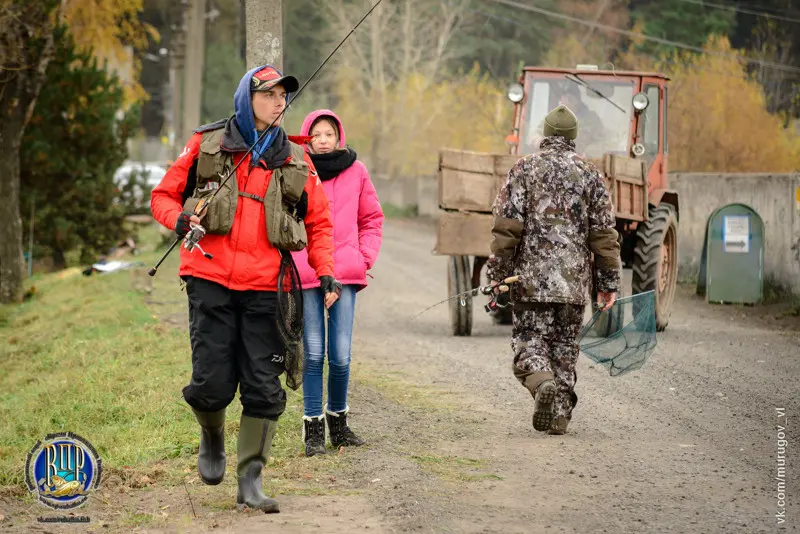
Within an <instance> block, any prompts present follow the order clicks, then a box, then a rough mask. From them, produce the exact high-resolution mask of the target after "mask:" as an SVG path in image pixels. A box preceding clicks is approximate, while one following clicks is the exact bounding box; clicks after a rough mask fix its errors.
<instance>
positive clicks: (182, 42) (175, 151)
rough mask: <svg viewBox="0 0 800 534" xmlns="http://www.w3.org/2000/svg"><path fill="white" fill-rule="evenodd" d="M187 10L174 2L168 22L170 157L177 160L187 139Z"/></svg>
mask: <svg viewBox="0 0 800 534" xmlns="http://www.w3.org/2000/svg"><path fill="white" fill-rule="evenodd" d="M185 13H186V8H185V5H184V3H183V2H173V3H171V4H170V5H169V12H168V16H167V20H169V23H170V30H171V31H170V33H169V98H168V99H167V102H166V104H167V113H166V116H167V117H168V124H169V127H168V129H167V132H168V139H169V155H170V158H171V159H172V160H175V159H176V158H177V157H178V155H179V154H180V152H181V148H182V147H183V145H184V143H186V141H187V139H181V136H182V135H183V126H182V125H181V122H182V121H181V119H183V98H182V97H181V96H182V91H181V79H182V77H183V76H182V74H183V65H184V61H185V59H186V57H185V54H186V16H185Z"/></svg>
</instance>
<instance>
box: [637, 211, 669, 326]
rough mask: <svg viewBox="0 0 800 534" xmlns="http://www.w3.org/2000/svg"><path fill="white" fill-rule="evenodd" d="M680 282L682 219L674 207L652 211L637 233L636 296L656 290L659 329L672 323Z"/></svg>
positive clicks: (657, 324)
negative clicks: (673, 302) (677, 285)
mask: <svg viewBox="0 0 800 534" xmlns="http://www.w3.org/2000/svg"><path fill="white" fill-rule="evenodd" d="M677 280H678V219H677V217H676V216H675V208H674V207H673V206H671V205H670V204H661V205H660V206H658V207H656V208H653V207H651V208H650V220H648V221H647V222H644V223H641V224H640V226H639V229H638V230H637V232H636V248H635V249H634V254H633V293H634V294H637V293H643V292H645V291H655V300H656V329H657V330H658V331H659V332H663V331H664V330H665V329H666V328H667V324H668V323H669V316H670V313H671V312H672V301H673V299H674V297H675V284H676V282H677Z"/></svg>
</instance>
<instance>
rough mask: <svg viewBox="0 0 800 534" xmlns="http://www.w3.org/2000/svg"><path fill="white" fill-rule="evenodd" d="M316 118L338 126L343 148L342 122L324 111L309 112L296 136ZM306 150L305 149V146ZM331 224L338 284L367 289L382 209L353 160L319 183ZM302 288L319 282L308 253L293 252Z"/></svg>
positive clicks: (306, 130) (360, 166)
mask: <svg viewBox="0 0 800 534" xmlns="http://www.w3.org/2000/svg"><path fill="white" fill-rule="evenodd" d="M320 115H330V116H331V117H333V118H334V119H335V120H336V122H337V123H338V126H339V137H340V140H339V146H340V147H344V146H345V134H344V127H343V126H342V121H341V119H339V117H338V116H337V115H336V114H335V113H334V112H332V111H330V110H327V109H322V110H317V111H314V112H312V113H310V114H309V115H308V116H307V117H306V118H305V120H304V121H303V126H302V127H301V131H300V135H304V136H305V135H309V130H310V129H311V124H312V123H313V122H314V120H315V119H317V117H319V116H320ZM306 150H308V147H306ZM322 186H323V188H324V190H325V194H326V195H327V197H328V204H329V206H330V213H331V220H332V221H333V248H334V250H333V264H334V272H335V274H334V277H335V278H336V280H338V281H339V282H341V283H342V284H353V285H357V286H359V287H358V291H360V290H362V289H364V288H365V287H366V286H367V271H368V270H369V269H371V268H372V266H373V265H374V264H375V260H377V259H378V251H379V250H380V248H381V240H382V237H383V210H382V209H381V205H380V203H379V202H378V194H377V193H376V191H375V187H374V186H373V185H372V181H371V180H370V178H369V173H368V172H367V168H366V167H365V166H364V164H363V163H361V162H360V161H358V160H356V161H355V163H353V164H352V165H351V166H350V167H348V168H347V169H345V170H344V171H342V172H341V174H339V175H338V176H337V177H335V178H331V179H330V180H325V181H323V182H322ZM292 256H293V257H294V261H295V263H296V264H297V270H298V271H299V273H300V281H301V283H302V286H303V289H309V288H313V287H319V285H320V282H319V279H318V278H317V275H316V273H315V272H314V269H312V268H311V266H310V265H309V263H308V252H307V251H306V250H301V251H299V252H293V253H292Z"/></svg>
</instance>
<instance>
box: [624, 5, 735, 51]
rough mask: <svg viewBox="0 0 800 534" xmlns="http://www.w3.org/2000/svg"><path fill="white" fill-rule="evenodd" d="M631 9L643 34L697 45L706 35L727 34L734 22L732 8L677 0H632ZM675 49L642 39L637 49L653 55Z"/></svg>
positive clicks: (732, 27)
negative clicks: (714, 7)
mask: <svg viewBox="0 0 800 534" xmlns="http://www.w3.org/2000/svg"><path fill="white" fill-rule="evenodd" d="M630 9H631V18H632V19H633V21H634V24H636V25H637V26H638V27H641V28H642V29H643V30H644V33H645V34H647V35H650V36H653V37H660V38H662V39H668V40H670V41H676V42H681V43H684V44H688V45H691V46H696V47H702V46H703V45H704V44H705V43H706V41H707V40H708V37H709V35H712V34H716V35H723V36H727V35H729V34H730V33H731V32H732V31H733V29H734V27H735V25H736V12H734V11H728V10H723V9H710V8H707V7H705V6H702V5H699V4H695V3H689V2H679V1H676V0H646V1H644V0H638V1H636V0H634V1H632V2H631V3H630ZM674 50H675V47H673V46H669V45H663V44H659V43H656V42H654V41H645V42H643V43H642V44H641V45H639V47H638V50H637V51H638V52H644V53H647V54H654V55H655V54H659V53H662V52H665V51H666V52H673V51H674Z"/></svg>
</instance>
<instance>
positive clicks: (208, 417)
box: [192, 408, 225, 486]
mask: <svg viewBox="0 0 800 534" xmlns="http://www.w3.org/2000/svg"><path fill="white" fill-rule="evenodd" d="M192 411H193V412H194V416H195V418H197V422H198V423H200V450H199V451H198V453H197V472H198V473H200V480H202V481H203V482H204V483H206V484H208V485H209V486H216V485H217V484H219V483H220V482H222V479H223V478H225V410H220V411H218V412H200V411H198V410H195V409H194V408H192Z"/></svg>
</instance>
